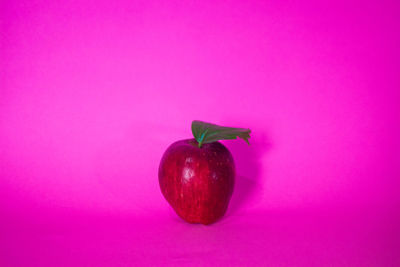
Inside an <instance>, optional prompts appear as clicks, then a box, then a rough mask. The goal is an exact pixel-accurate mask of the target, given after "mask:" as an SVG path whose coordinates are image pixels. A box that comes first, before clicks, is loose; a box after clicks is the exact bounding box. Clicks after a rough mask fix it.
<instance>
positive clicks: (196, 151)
mask: <svg viewBox="0 0 400 267" xmlns="http://www.w3.org/2000/svg"><path fill="white" fill-rule="evenodd" d="M192 131H193V135H194V137H195V139H187V140H181V141H177V142H175V143H173V144H172V145H170V146H169V147H168V149H167V150H166V151H165V153H164V155H163V157H162V159H161V163H160V167H159V172H158V178H159V183H160V188H161V192H162V194H163V195H164V197H165V198H166V200H167V201H168V203H169V204H170V205H171V206H172V208H173V209H174V210H175V212H176V213H177V214H178V215H179V216H180V217H181V218H182V219H184V220H185V221H187V222H190V223H201V224H211V223H213V222H215V221H217V220H218V219H220V218H221V217H222V216H223V215H224V214H225V212H226V210H227V208H228V204H229V200H230V198H231V196H232V193H233V187H234V183H235V164H234V161H233V157H232V155H231V153H230V152H229V150H228V149H227V148H226V147H225V146H224V145H222V144H221V143H220V142H218V141H216V140H222V139H235V138H236V136H239V137H241V138H243V139H245V140H246V141H247V139H248V138H249V137H250V136H249V133H250V130H248V129H241V128H228V127H221V126H217V125H214V124H209V123H204V122H199V121H194V122H193V123H192Z"/></svg>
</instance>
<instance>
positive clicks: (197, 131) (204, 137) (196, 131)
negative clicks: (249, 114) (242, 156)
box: [192, 121, 251, 147]
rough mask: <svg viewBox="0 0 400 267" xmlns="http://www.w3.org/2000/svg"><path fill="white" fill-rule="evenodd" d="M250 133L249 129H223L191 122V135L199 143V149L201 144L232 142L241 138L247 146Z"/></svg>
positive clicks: (199, 122)
mask: <svg viewBox="0 0 400 267" xmlns="http://www.w3.org/2000/svg"><path fill="white" fill-rule="evenodd" d="M250 132H251V131H250V129H244V128H232V127H224V126H219V125H215V124H212V123H207V122H202V121H193V122H192V133H193V136H194V138H195V139H196V140H197V142H198V143H199V147H201V145H202V144H207V143H212V142H215V141H218V140H232V139H236V138H237V137H239V138H242V139H243V140H244V141H246V142H247V143H248V144H249V138H250Z"/></svg>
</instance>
